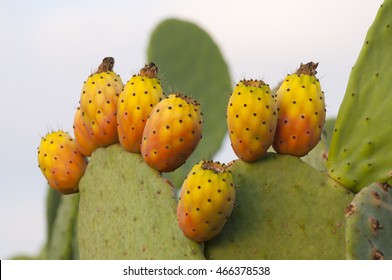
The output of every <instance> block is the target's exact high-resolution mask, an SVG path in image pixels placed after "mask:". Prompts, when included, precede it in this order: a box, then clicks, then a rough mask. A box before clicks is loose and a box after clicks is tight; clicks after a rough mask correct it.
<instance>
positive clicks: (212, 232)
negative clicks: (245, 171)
mask: <svg viewBox="0 0 392 280" xmlns="http://www.w3.org/2000/svg"><path fill="white" fill-rule="evenodd" d="M235 198H236V190H235V187H234V183H233V176H232V174H231V172H230V171H228V170H227V166H226V165H224V164H220V163H219V162H213V161H201V162H199V163H198V164H196V165H195V166H194V167H193V168H192V170H191V171H190V172H189V174H188V176H187V177H186V179H185V181H184V183H183V185H182V188H181V192H180V198H179V202H178V205H177V219H178V225H179V226H180V228H181V229H182V231H183V232H184V235H185V236H187V237H188V238H190V239H192V240H194V241H196V242H204V241H207V240H210V239H211V238H213V237H215V236H216V235H218V234H219V233H220V232H221V230H222V228H223V226H224V225H225V223H226V221H227V219H228V218H229V216H230V214H231V212H232V210H233V207H234V203H235Z"/></svg>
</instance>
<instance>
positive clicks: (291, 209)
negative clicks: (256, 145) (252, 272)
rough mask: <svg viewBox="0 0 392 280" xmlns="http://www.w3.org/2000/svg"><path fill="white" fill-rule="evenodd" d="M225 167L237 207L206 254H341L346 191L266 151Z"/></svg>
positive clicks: (288, 158)
mask: <svg viewBox="0 0 392 280" xmlns="http://www.w3.org/2000/svg"><path fill="white" fill-rule="evenodd" d="M229 170H231V171H232V174H233V177H234V182H235V184H236V185H237V186H238V187H237V200H236V206H235V207H234V210H233V212H232V214H231V216H230V219H229V220H228V222H227V223H226V226H225V228H224V229H223V231H222V232H221V234H220V235H219V236H217V237H216V238H214V239H212V240H211V241H209V242H207V243H206V244H205V250H206V258H207V259H208V258H211V259H345V257H346V251H345V218H344V209H345V208H346V206H347V205H348V204H349V203H350V201H351V200H352V198H353V194H352V193H351V192H350V191H348V190H347V189H345V188H344V187H342V186H341V185H339V184H338V183H336V182H335V181H333V180H331V179H330V178H329V177H328V176H327V175H325V174H323V173H320V172H318V171H316V170H315V169H314V168H312V167H311V166H309V165H308V164H306V163H304V162H303V161H301V160H300V159H299V158H297V157H292V156H283V155H277V154H273V153H269V154H267V156H266V157H264V158H263V159H261V160H260V161H257V162H255V163H252V164H248V163H244V162H242V161H235V162H234V163H233V165H232V166H231V167H230V169H229Z"/></svg>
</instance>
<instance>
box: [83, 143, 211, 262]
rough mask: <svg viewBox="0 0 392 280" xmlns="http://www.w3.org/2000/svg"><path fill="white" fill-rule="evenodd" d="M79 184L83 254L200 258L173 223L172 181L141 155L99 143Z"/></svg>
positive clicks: (197, 247) (198, 250) (195, 245)
mask: <svg viewBox="0 0 392 280" xmlns="http://www.w3.org/2000/svg"><path fill="white" fill-rule="evenodd" d="M79 190H80V208H79V222H78V241H79V254H80V258H81V259H204V254H203V250H202V247H201V246H200V244H198V243H196V242H193V241H191V240H189V239H187V238H186V237H185V236H184V235H183V233H182V231H181V229H180V228H179V227H178V225H177V216H176V207H177V201H176V198H175V195H174V192H173V188H172V186H171V185H170V184H169V183H168V182H167V180H166V179H164V178H162V176H161V175H160V173H159V172H157V171H155V170H153V169H152V168H150V167H148V166H147V165H146V164H145V163H144V162H143V159H142V157H141V155H139V154H132V153H128V152H126V151H124V150H123V149H122V148H121V147H120V145H119V144H116V145H112V146H110V147H108V148H100V149H97V150H96V151H95V152H94V153H93V154H92V157H91V159H90V162H89V164H88V167H87V170H86V173H85V174H84V176H83V178H82V179H81V181H80V183H79Z"/></svg>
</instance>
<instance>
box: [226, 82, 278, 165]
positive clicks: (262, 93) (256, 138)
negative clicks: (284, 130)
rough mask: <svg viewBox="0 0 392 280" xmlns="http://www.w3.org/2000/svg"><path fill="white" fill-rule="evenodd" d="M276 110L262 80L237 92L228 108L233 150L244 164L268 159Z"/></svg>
mask: <svg viewBox="0 0 392 280" xmlns="http://www.w3.org/2000/svg"><path fill="white" fill-rule="evenodd" d="M277 118H278V115H277V107H276V101H275V99H274V96H273V94H272V93H271V89H270V87H269V86H268V85H267V84H265V83H264V82H263V81H261V80H242V81H240V82H239V83H238V84H237V85H236V87H235V88H234V91H233V93H232V94H231V96H230V99H229V105H228V107H227V115H226V119H227V126H228V130H229V138H230V142H231V146H232V148H233V150H234V152H235V154H236V155H237V156H238V157H239V158H240V159H241V160H243V161H246V162H254V161H256V160H258V159H260V158H261V157H262V156H264V155H265V153H266V152H267V150H268V148H269V147H270V146H271V145H272V142H273V140H274V135H275V130H276V123H277Z"/></svg>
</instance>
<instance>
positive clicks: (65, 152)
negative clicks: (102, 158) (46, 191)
mask: <svg viewBox="0 0 392 280" xmlns="http://www.w3.org/2000/svg"><path fill="white" fill-rule="evenodd" d="M38 166H39V168H40V169H41V171H42V173H43V174H44V176H45V178H46V179H47V180H48V184H49V185H50V186H51V187H52V188H53V189H55V190H57V191H59V192H61V193H63V194H71V193H75V192H78V190H79V187H78V185H79V180H80V178H81V177H82V176H83V174H84V172H85V170H86V167H87V159H86V157H85V156H83V155H82V154H81V153H80V152H79V150H78V149H77V145H76V143H75V140H74V139H73V138H72V137H71V136H70V135H69V134H68V133H67V132H64V131H62V130H59V131H55V132H52V133H48V134H47V135H46V136H45V137H42V139H41V143H40V145H39V147H38Z"/></svg>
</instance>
